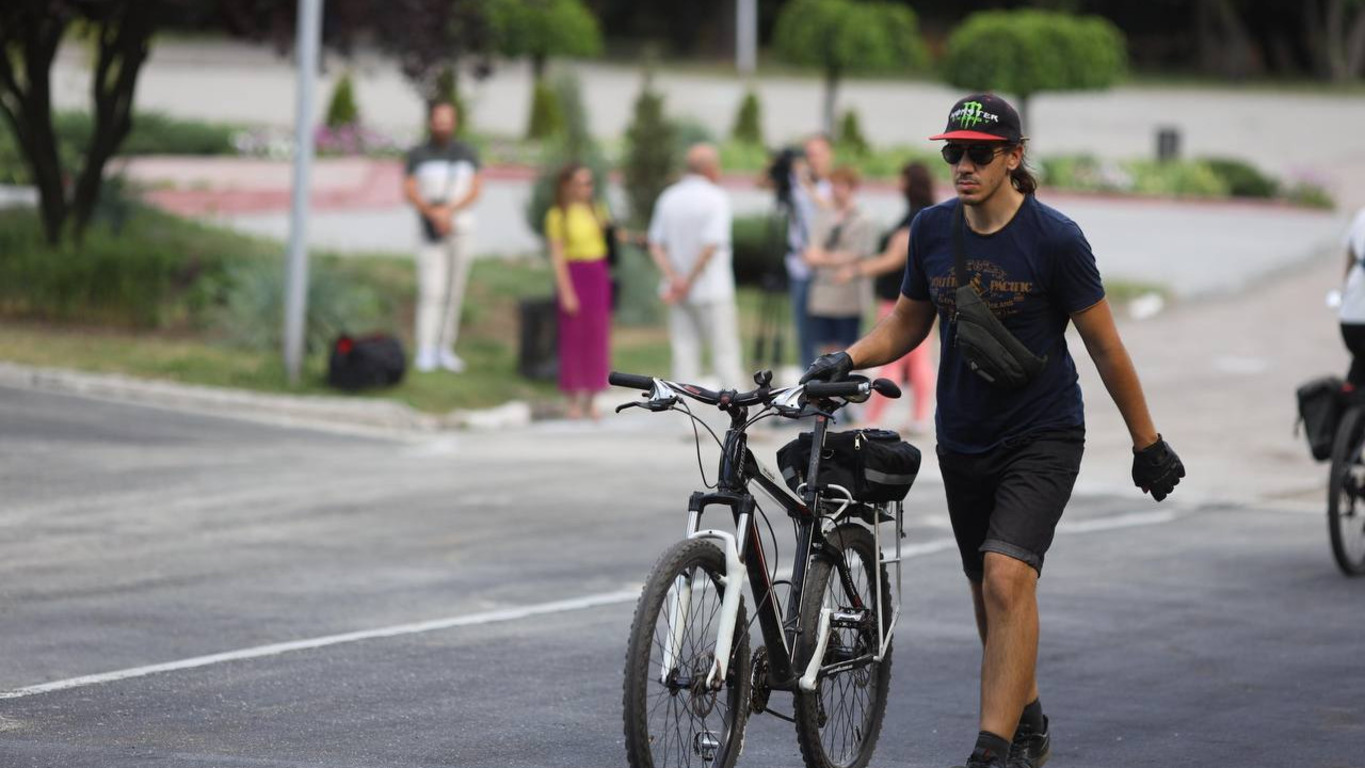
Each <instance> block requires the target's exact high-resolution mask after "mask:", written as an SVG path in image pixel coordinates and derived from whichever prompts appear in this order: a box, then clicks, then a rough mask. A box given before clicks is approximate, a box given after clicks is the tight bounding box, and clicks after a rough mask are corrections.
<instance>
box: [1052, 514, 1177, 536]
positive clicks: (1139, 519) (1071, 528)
mask: <svg viewBox="0 0 1365 768" xmlns="http://www.w3.org/2000/svg"><path fill="white" fill-rule="evenodd" d="M1176 517H1177V515H1176V513H1175V512H1173V511H1171V510H1162V511H1160V512H1130V513H1128V514H1126V515H1112V516H1108V517H1101V518H1098V519H1095V520H1075V521H1067V520H1063V521H1062V522H1061V524H1059V525H1058V526H1057V533H1094V532H1096V531H1114V530H1118V529H1120V528H1135V527H1137V526H1139V525H1160V524H1161V523H1169V522H1171V521H1172V520H1174V519H1176Z"/></svg>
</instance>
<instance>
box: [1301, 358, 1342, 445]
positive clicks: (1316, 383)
mask: <svg viewBox="0 0 1365 768" xmlns="http://www.w3.org/2000/svg"><path fill="white" fill-rule="evenodd" d="M1342 383H1343V382H1342V380H1341V379H1340V378H1338V377H1336V376H1323V377H1322V378H1320V379H1313V380H1312V381H1309V382H1307V383H1305V384H1303V385H1302V386H1300V387H1299V389H1298V397H1299V421H1300V422H1302V423H1303V431H1304V434H1305V435H1306V436H1307V437H1308V450H1310V451H1312V453H1313V458H1315V459H1317V460H1318V461H1326V460H1327V459H1329V458H1331V457H1332V440H1333V438H1335V437H1336V432H1337V420H1338V419H1340V418H1341V405H1342V402H1341V401H1342V394H1341V386H1342Z"/></svg>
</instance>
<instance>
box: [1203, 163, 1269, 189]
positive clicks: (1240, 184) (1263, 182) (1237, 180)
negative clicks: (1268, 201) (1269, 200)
mask: <svg viewBox="0 0 1365 768" xmlns="http://www.w3.org/2000/svg"><path fill="white" fill-rule="evenodd" d="M1202 162H1203V163H1204V164H1205V165H1207V166H1208V167H1209V170H1211V171H1213V172H1214V174H1215V175H1216V176H1218V178H1220V179H1222V180H1223V183H1224V184H1226V185H1227V188H1228V193H1229V194H1231V195H1232V196H1233V197H1274V196H1275V195H1276V194H1278V193H1279V187H1280V185H1279V183H1277V182H1276V181H1275V180H1274V179H1272V178H1270V177H1269V176H1266V175H1265V174H1262V173H1261V172H1260V171H1259V170H1257V169H1256V166H1254V165H1252V164H1250V163H1248V162H1245V161H1243V160H1238V159H1236V158H1232V157H1209V158H1204V159H1203V161H1202Z"/></svg>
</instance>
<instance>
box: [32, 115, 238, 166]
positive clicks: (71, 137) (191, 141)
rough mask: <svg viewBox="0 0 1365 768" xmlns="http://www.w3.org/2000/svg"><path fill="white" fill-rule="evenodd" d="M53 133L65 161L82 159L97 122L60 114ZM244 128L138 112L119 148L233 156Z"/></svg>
mask: <svg viewBox="0 0 1365 768" xmlns="http://www.w3.org/2000/svg"><path fill="white" fill-rule="evenodd" d="M52 122H53V125H52V128H53V132H54V133H55V134H56V135H57V142H58V144H59V146H60V149H61V151H62V153H63V160H64V161H65V160H66V159H68V158H70V159H73V160H74V159H75V158H79V157H81V156H82V155H84V153H85V147H86V146H87V145H88V144H89V141H90V134H91V131H93V130H94V122H93V120H92V119H91V117H90V113H88V112H58V113H57V114H56V115H55V116H54V117H53V121H52ZM239 130H241V126H237V125H231V124H227V123H210V122H205V121H202V120H184V119H181V118H178V117H171V116H169V115H166V114H163V113H160V112H138V113H135V114H134V115H133V125H132V128H131V129H129V132H128V137H127V138H126V139H124V140H123V144H121V145H120V146H119V148H118V153H117V154H120V155H231V154H236V152H237V150H236V148H235V147H234V146H233V145H232V137H233V135H234V134H236V133H237V132H238V131H239Z"/></svg>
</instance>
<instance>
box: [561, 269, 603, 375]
mask: <svg viewBox="0 0 1365 768" xmlns="http://www.w3.org/2000/svg"><path fill="white" fill-rule="evenodd" d="M569 280H570V282H572V283H573V289H574V293H576V294H578V314H576V315H570V314H568V313H567V312H565V311H564V307H563V306H562V305H560V306H559V388H560V389H561V390H563V391H565V392H601V391H602V390H604V389H606V388H607V369H608V367H609V366H610V364H611V278H610V276H609V275H608V273H607V260H606V259H597V260H594V261H570V262H569Z"/></svg>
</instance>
